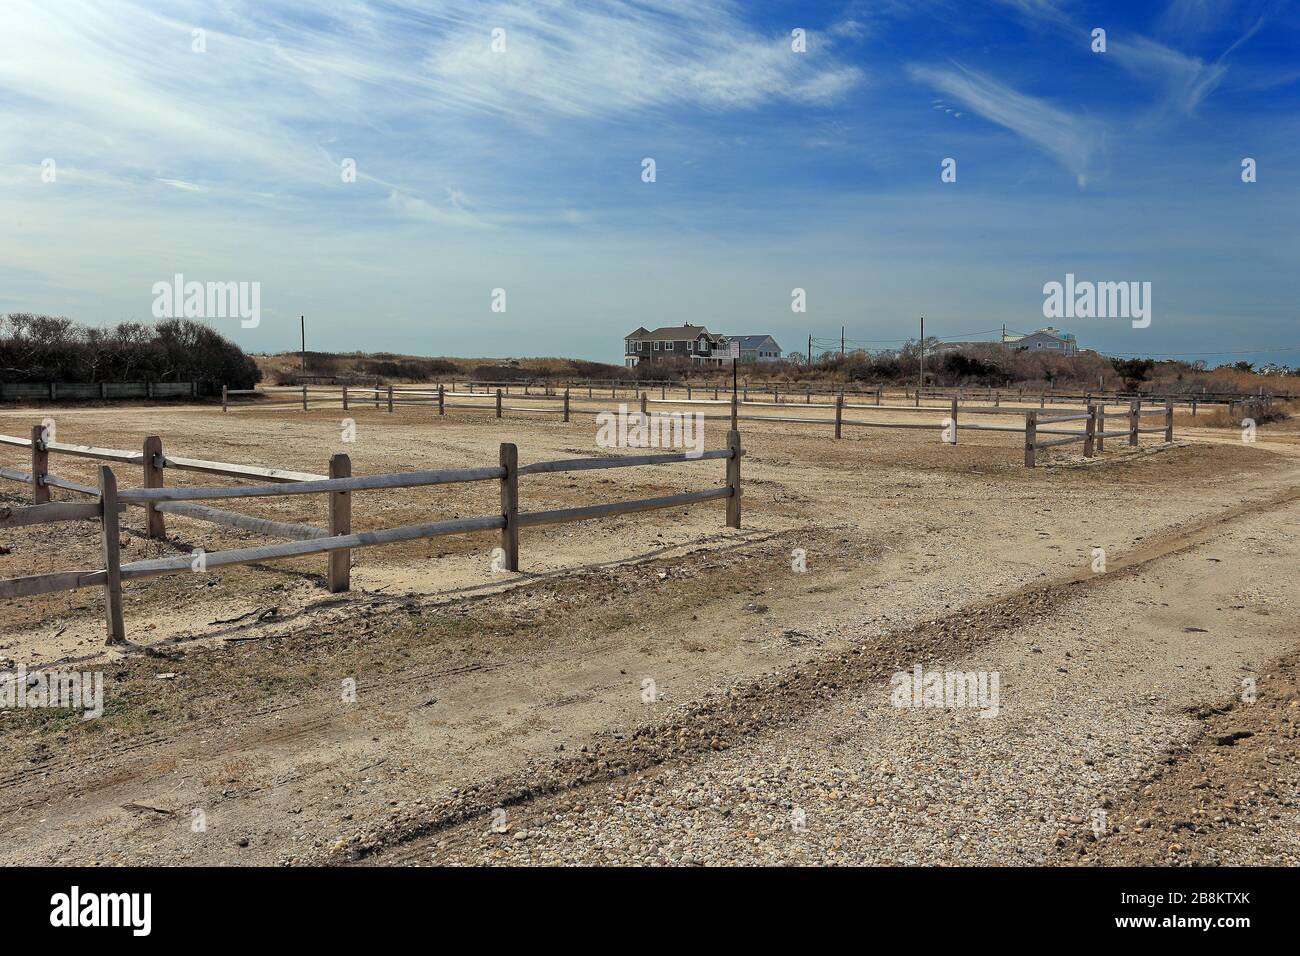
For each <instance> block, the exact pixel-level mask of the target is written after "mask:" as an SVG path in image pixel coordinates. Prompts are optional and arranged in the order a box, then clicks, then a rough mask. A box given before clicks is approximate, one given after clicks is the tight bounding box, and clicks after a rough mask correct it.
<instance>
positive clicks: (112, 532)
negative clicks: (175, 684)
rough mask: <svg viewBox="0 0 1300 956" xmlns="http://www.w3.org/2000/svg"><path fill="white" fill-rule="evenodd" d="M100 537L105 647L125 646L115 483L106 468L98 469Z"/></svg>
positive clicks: (120, 551)
mask: <svg viewBox="0 0 1300 956" xmlns="http://www.w3.org/2000/svg"><path fill="white" fill-rule="evenodd" d="M99 507H100V512H101V513H100V519H99V524H100V537H101V539H102V541H103V546H104V621H105V623H106V625H107V630H108V643H109V644H125V643H126V625H125V624H124V623H123V621H122V542H121V541H120V540H119V535H120V534H121V528H120V527H119V525H118V520H117V508H118V505H117V479H116V478H115V477H114V476H113V471H112V469H111V468H109V467H108V465H100V466H99Z"/></svg>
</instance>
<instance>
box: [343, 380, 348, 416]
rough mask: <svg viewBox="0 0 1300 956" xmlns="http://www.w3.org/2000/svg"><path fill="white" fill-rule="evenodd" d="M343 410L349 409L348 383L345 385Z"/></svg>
mask: <svg viewBox="0 0 1300 956" xmlns="http://www.w3.org/2000/svg"><path fill="white" fill-rule="evenodd" d="M343 410H344V411H345V412H346V411H347V410H348V387H347V386H346V385H344V386H343Z"/></svg>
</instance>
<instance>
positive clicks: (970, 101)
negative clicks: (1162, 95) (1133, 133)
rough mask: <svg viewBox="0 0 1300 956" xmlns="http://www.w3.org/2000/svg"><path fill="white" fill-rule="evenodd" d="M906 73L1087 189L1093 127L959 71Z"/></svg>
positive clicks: (1094, 145) (1095, 135)
mask: <svg viewBox="0 0 1300 956" xmlns="http://www.w3.org/2000/svg"><path fill="white" fill-rule="evenodd" d="M910 72H911V75H912V77H913V78H914V79H916V80H919V81H920V82H922V83H926V84H928V85H930V86H932V87H934V88H935V89H936V90H939V91H940V92H943V93H945V94H947V95H948V96H949V97H951V98H952V99H955V100H958V101H960V102H961V103H962V104H963V105H965V106H966V108H967V109H968V110H970V111H971V112H972V113H976V114H978V115H979V116H982V117H984V118H985V119H986V120H989V121H990V122H992V123H997V124H998V125H999V126H1003V127H1005V128H1007V129H1009V130H1011V131H1012V132H1013V133H1016V134H1017V135H1019V136H1023V137H1024V138H1025V139H1027V140H1029V141H1030V142H1031V143H1033V144H1034V145H1035V146H1037V147H1038V148H1039V149H1041V150H1043V151H1044V152H1046V153H1047V154H1049V155H1050V156H1052V157H1053V158H1054V159H1056V161H1057V162H1059V163H1060V164H1061V165H1062V166H1064V167H1065V168H1066V169H1068V170H1069V171H1070V172H1072V173H1074V176H1075V179H1076V181H1077V182H1078V184H1079V185H1080V186H1084V185H1086V184H1087V176H1088V166H1089V162H1090V160H1091V159H1092V157H1093V155H1094V154H1095V153H1096V152H1097V150H1098V148H1099V146H1100V142H1101V136H1102V129H1101V127H1100V125H1099V124H1097V123H1095V122H1094V121H1092V120H1090V119H1088V118H1086V117H1082V116H1075V115H1073V114H1071V113H1067V112H1066V111H1065V110H1062V109H1060V108H1058V107H1055V106H1053V105H1051V104H1050V103H1048V102H1047V101H1046V100H1042V99H1039V98H1037V97H1034V96H1029V95H1027V94H1025V93H1021V92H1019V91H1017V90H1015V89H1013V88H1011V87H1010V86H1007V85H1006V84H1004V83H999V82H998V81H996V80H994V79H992V78H991V77H988V76H985V75H983V74H980V73H976V72H975V71H973V70H968V69H966V68H965V67H962V66H956V67H955V68H951V69H949V68H940V67H932V66H913V67H911V70H910Z"/></svg>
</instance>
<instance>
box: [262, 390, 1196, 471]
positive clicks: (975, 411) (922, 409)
mask: <svg viewBox="0 0 1300 956" xmlns="http://www.w3.org/2000/svg"><path fill="white" fill-rule="evenodd" d="M467 387H469V388H471V389H472V386H467ZM666 388H667V387H666V386H663V387H661V391H660V397H659V398H652V397H651V393H650V392H648V391H644V390H643V391H641V392H639V393H637V394H636V397H637V398H639V401H640V411H641V413H642V414H648V413H649V411H650V406H652V405H665V406H678V407H681V406H685V407H700V408H709V407H712V408H719V409H721V408H727V409H728V410H729V414H709V413H708V412H699V413H696V414H699V415H700V417H701V418H703V419H706V420H716V421H730V423H731V428H732V429H733V430H734V429H738V428H739V427H740V423H741V422H769V423H788V424H796V425H825V426H828V427H832V428H833V429H834V435H835V438H837V439H838V438H842V437H843V433H844V428H845V427H853V428H901V429H911V430H917V431H938V432H940V434H941V436H942V437H943V440H944V441H945V442H946V443H947V444H951V445H955V444H957V438H958V433H959V432H960V431H963V430H966V431H994V432H1019V433H1022V434H1025V435H1026V451H1025V465H1026V467H1030V468H1032V467H1034V463H1035V460H1036V457H1037V456H1036V455H1035V454H1034V452H1035V450H1036V449H1046V448H1052V447H1056V446H1060V445H1068V444H1071V443H1073V442H1080V441H1082V442H1084V443H1085V451H1084V455H1085V457H1092V455H1093V453H1094V451H1101V450H1103V449H1104V447H1105V439H1106V438H1108V437H1129V438H1130V444H1134V443H1135V441H1134V440H1133V439H1134V438H1135V436H1136V435H1138V434H1140V433H1148V432H1158V431H1165V432H1166V434H1167V437H1166V441H1173V425H1172V414H1173V407H1174V404H1175V403H1174V401H1173V400H1172V399H1170V400H1166V401H1165V403H1164V405H1163V406H1162V407H1158V408H1156V409H1155V410H1154V411H1152V410H1151V409H1149V408H1148V409H1147V410H1145V411H1140V412H1139V413H1138V414H1139V415H1150V414H1164V415H1166V418H1167V421H1166V424H1165V425H1164V426H1162V427H1161V428H1137V426H1136V425H1133V424H1131V425H1130V430H1129V431H1123V432H1106V431H1105V421H1106V415H1107V409H1108V407H1109V408H1115V407H1116V406H1118V408H1119V410H1121V413H1124V412H1127V413H1128V414H1129V415H1130V418H1131V417H1132V410H1133V409H1134V408H1138V409H1141V408H1142V402H1141V400H1140V399H1136V400H1130V401H1127V402H1119V401H1116V400H1111V399H1106V400H1104V401H1095V402H1090V403H1089V404H1087V405H1085V406H1083V407H1080V408H1071V407H1068V406H1055V407H1053V408H1052V409H1051V412H1050V414H1048V415H1047V416H1046V417H1042V411H1041V409H1042V408H1045V407H1046V406H1045V405H1043V402H1045V401H1046V396H1044V395H1040V396H1037V397H1038V398H1039V401H1040V410H1034V409H1025V408H1023V407H1016V406H1012V405H1001V404H999V403H997V397H996V396H995V397H994V401H995V404H993V405H963V404H961V403H962V400H963V399H962V398H961V397H959V396H958V395H956V394H954V395H952V397H950V398H949V399H948V400H947V402H945V403H944V404H942V405H922V404H921V396H920V394H918V393H915V392H914V393H912V394H913V395H914V397H915V400H914V402H913V404H911V405H896V404H884V403H883V400H882V399H883V391H882V390H881V389H875V390H874V391H871V390H867V391H862V392H859V395H860V396H862V395H864V396H866V397H869V398H872V399H874V401H873V402H872V403H858V402H850V401H847V400H846V395H847V394H849V393H844V392H841V393H839V394H836V395H834V396H833V397H834V401H833V402H813V401H812V393H811V392H808V393H806V394H804V395H803V398H804V401H790V400H789V399H790V398H791V396H790V395H789V394H787V395H785V396H784V397H785V398H786V399H787V401H784V402H783V401H781V398H782V397H783V396H782V395H781V393H780V391H779V388H778V389H774V390H773V401H770V402H769V401H763V400H758V399H753V400H751V399H750V398H749V397H748V394H749V390H748V389H747V388H746V389H742V390H741V391H740V392H738V393H732V394H731V395H729V396H728V395H727V394H726V392H725V390H723V389H721V388H719V387H705V388H701V389H693V388H692V387H691V386H690V385H686V386H684V388H685V391H686V398H676V397H666ZM352 391H353V392H362V393H365V394H371V393H373V394H374V395H375V397H376V399H378V398H379V397H380V396H382V397H383V398H384V399H385V403H386V405H387V408H388V410H389V411H390V412H391V411H393V409H394V407H396V406H401V405H435V404H436V405H437V407H438V414H439V415H443V414H445V412H446V409H448V408H459V409H475V410H479V411H494V412H495V416H496V417H497V418H501V417H502V416H503V414H504V412H508V411H509V412H525V413H537V414H549V415H559V416H561V417H562V419H563V421H566V422H568V421H571V420H572V415H573V414H574V413H584V414H593V413H594V414H600V413H601V412H602V411H608V409H607V408H598V409H591V408H575V407H574V406H573V405H572V404H571V396H570V392H569V390H568V389H567V388H566V389H565V390H564V391H563V392H557V393H553V394H542V395H530V394H527V393H525V394H519V393H518V392H516V394H514V395H513V396H511V397H510V398H509V399H507V398H506V393H505V391H504V390H503V389H502V388H500V387H498V388H496V389H495V391H492V390H485V391H483V392H475V391H472V390H471V391H467V392H452V391H448V390H446V389H445V387H444V386H441V385H439V386H438V387H437V389H435V390H419V389H401V390H395V389H394V388H393V387H392V386H387V387H386V388H383V389H380V388H366V389H353V390H352ZM696 391H699V392H701V393H704V394H708V393H709V392H712V394H713V396H714V397H713V398H695V397H693V396H694V394H695V392H696ZM588 392H589V398H590V394H591V390H590V389H589V390H588ZM303 394H304V395H306V394H307V393H306V390H304V392H303ZM616 395H617V391H616V390H615V389H611V396H610V397H611V398H613V397H616ZM973 397H974V398H983V397H985V396H984V395H983V394H982V391H981V394H980V395H977V396H973ZM448 398H461V399H469V401H459V402H450V401H448V400H447V399H448ZM330 400H333V401H336V402H337V401H341V402H342V407H343V408H344V409H347V408H349V389H348V388H346V387H345V388H343V390H342V393H341V395H340V394H337V393H330V397H329V398H327V399H326V401H327V402H328V401H330ZM507 401H510V402H520V401H523V402H533V403H551V404H549V405H545V406H542V405H538V404H534V405H533V406H529V405H518V404H509V405H507V404H506V402H507ZM294 404H296V403H294ZM250 407H255V408H276V407H283V406H282V405H279V404H274V403H272V404H263V405H257V406H250ZM302 407H303V408H307V405H306V404H305V403H304V404H303V406H302ZM745 408H776V409H786V408H789V409H792V410H793V409H796V408H803V409H808V410H813V409H825V410H833V411H834V413H835V417H834V418H833V419H831V418H811V417H802V416H791V415H772V414H762V415H745V414H742V413H741V409H745ZM846 410H850V411H859V412H860V411H873V412H889V413H898V414H902V415H909V414H910V415H934V414H940V415H944V417H943V418H942V419H941V420H940V421H939V422H938V423H935V422H908V421H881V420H879V419H865V418H847V417H845V411H846ZM1031 412H1035V413H1036V414H1032V415H1031V414H1030V413H1031ZM945 413H946V414H945ZM1194 413H1195V407H1194V403H1193V414H1194ZM967 416H984V417H986V418H987V417H990V416H1012V417H1021V416H1023V424H1019V423H1018V424H1015V425H1002V424H981V423H979V422H971V421H968V420H966V417H967ZM1089 416H1095V417H1096V419H1097V423H1100V424H1099V425H1098V424H1097V423H1094V424H1093V425H1092V426H1089V427H1093V428H1094V429H1098V428H1100V430H1099V431H1097V433H1096V434H1095V435H1094V441H1095V443H1094V441H1088V440H1087V436H1086V434H1085V432H1074V431H1069V430H1061V429H1053V428H1044V427H1042V426H1044V425H1051V424H1065V423H1070V422H1086V421H1087V420H1088V419H1089ZM1133 428H1137V430H1136V431H1132V429H1133ZM1031 432H1032V433H1033V435H1034V437H1033V439H1030V438H1029V437H1028V436H1029V435H1030V434H1031ZM1038 435H1051V436H1057V437H1052V438H1049V439H1047V440H1044V441H1040V440H1038V438H1037V436H1038Z"/></svg>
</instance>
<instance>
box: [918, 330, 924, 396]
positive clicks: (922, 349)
mask: <svg viewBox="0 0 1300 956" xmlns="http://www.w3.org/2000/svg"><path fill="white" fill-rule="evenodd" d="M918 385H919V387H921V388H925V316H921V380H920V382H919V383H918Z"/></svg>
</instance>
